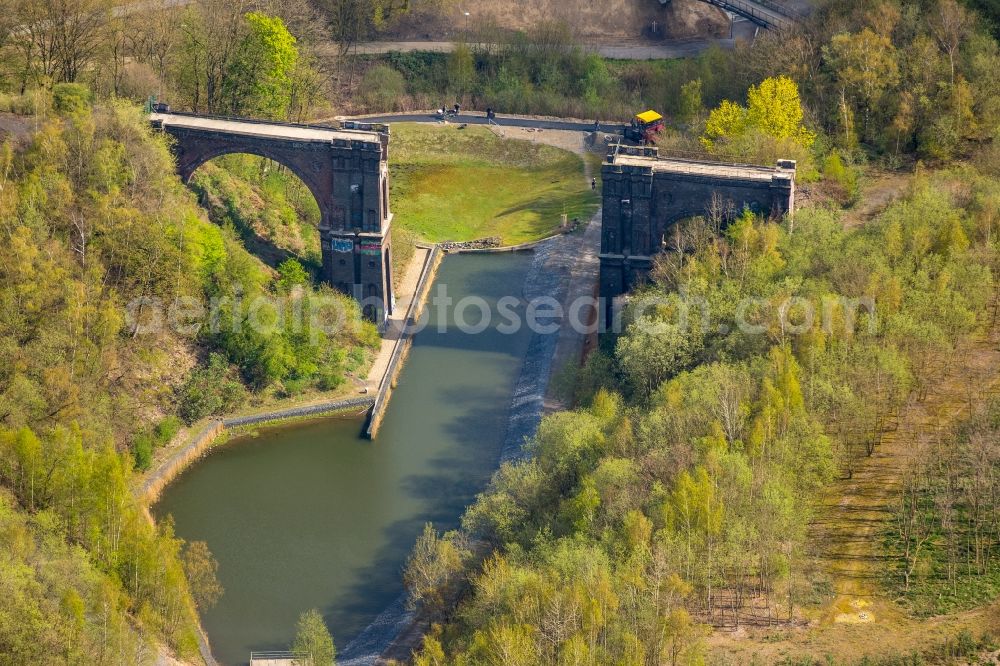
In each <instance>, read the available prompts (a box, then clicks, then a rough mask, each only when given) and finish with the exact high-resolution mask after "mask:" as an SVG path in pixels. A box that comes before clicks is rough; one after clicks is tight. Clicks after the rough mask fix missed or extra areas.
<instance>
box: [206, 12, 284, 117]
mask: <svg viewBox="0 0 1000 666" xmlns="http://www.w3.org/2000/svg"><path fill="white" fill-rule="evenodd" d="M244 19H245V21H246V23H247V26H248V31H247V34H246V36H245V37H244V38H243V41H242V42H241V43H240V44H239V47H238V50H237V53H236V56H235V57H234V58H233V60H232V62H231V63H230V64H229V66H228V68H227V72H226V78H225V79H224V83H223V91H224V96H225V98H226V99H227V104H228V106H229V110H230V112H231V113H233V114H236V115H249V116H261V117H265V118H278V119H282V118H285V117H286V116H287V114H288V109H289V105H290V104H291V102H292V84H293V80H292V75H293V73H294V72H295V68H296V66H297V63H298V58H299V51H298V47H297V45H296V44H297V42H296V39H295V37H294V36H293V35H292V34H291V33H290V32H288V28H287V27H285V23H284V22H283V21H282V20H281V19H280V18H279V17H277V16H268V15H267V14H262V13H258V12H249V13H248V14H246V15H245V17H244Z"/></svg>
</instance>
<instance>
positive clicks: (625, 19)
mask: <svg viewBox="0 0 1000 666" xmlns="http://www.w3.org/2000/svg"><path fill="white" fill-rule="evenodd" d="M429 4H436V3H429ZM466 11H468V12H469V16H468V17H466V16H465V15H464V12H466ZM553 20H555V21H562V22H565V23H566V24H567V25H569V26H570V27H571V28H572V29H573V31H574V33H576V35H577V37H579V38H585V39H587V40H588V41H590V42H593V43H597V42H602V41H606V42H620V41H621V40H623V39H625V40H630V39H631V40H636V39H650V38H651V39H685V38H693V37H728V36H729V18H728V17H727V16H726V14H725V12H723V11H722V10H720V9H718V8H716V7H713V6H712V5H709V4H707V3H704V2H700V1H699V0H671V2H669V3H668V4H667V5H666V6H665V7H664V6H662V5H661V4H660V3H659V2H658V1H657V0H491V1H490V2H488V3H479V4H473V5H469V6H466V5H455V4H452V5H450V6H448V7H447V8H445V9H442V10H429V9H428V10H421V8H420V5H417V4H416V3H415V6H414V11H412V12H410V13H409V14H408V15H406V16H404V17H403V18H401V19H400V20H399V21H398V22H396V23H395V24H394V25H392V26H391V27H390V29H389V30H387V31H386V33H385V36H384V38H385V39H402V38H406V39H420V40H436V39H452V38H455V37H457V36H459V35H460V34H461V33H463V32H464V31H466V30H472V31H476V30H479V29H481V28H482V27H484V26H486V25H488V24H493V25H495V26H496V27H498V28H501V29H507V30H526V29H529V28H531V27H533V26H536V25H538V24H539V23H540V22H543V21H553ZM654 22H655V26H656V30H655V32H654V31H653V26H654Z"/></svg>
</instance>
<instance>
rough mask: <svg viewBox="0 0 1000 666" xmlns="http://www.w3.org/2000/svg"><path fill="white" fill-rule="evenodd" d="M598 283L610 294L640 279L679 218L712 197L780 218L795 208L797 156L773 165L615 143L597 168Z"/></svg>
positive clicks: (700, 209) (705, 207) (702, 210)
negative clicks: (671, 154) (664, 153)
mask: <svg viewBox="0 0 1000 666" xmlns="http://www.w3.org/2000/svg"><path fill="white" fill-rule="evenodd" d="M601 178H602V180H603V184H604V193H603V194H604V201H603V217H602V220H601V255H600V259H601V286H600V293H601V296H602V297H603V298H605V299H606V300H605V302H606V314H610V313H611V302H612V300H613V299H614V298H615V297H617V296H620V295H622V294H624V293H626V292H628V291H629V290H630V289H631V288H632V287H634V286H635V285H637V284H640V283H642V282H643V281H645V280H646V278H647V276H648V275H649V271H650V268H652V265H653V256H654V255H656V254H658V253H659V252H660V251H661V249H662V248H663V246H664V244H665V241H666V239H665V235H666V234H667V233H668V232H669V230H670V228H671V227H672V226H673V225H674V224H676V223H677V222H679V221H681V220H683V219H686V218H690V217H695V216H698V215H706V214H707V213H708V212H709V209H710V207H711V206H713V202H717V203H719V204H721V207H722V208H723V210H724V211H729V214H734V213H735V214H739V213H740V212H741V211H742V210H743V209H744V208H749V209H751V210H753V211H754V212H756V213H760V214H765V215H771V216H774V217H780V216H781V215H784V214H785V213H789V212H791V211H792V210H793V209H794V204H795V162H793V161H790V160H780V161H779V162H778V166H777V167H774V168H769V167H760V166H750V165H742V164H720V163H714V162H702V161H694V160H682V159H674V158H661V157H660V156H659V154H658V152H657V149H656V148H655V147H638V148H633V147H628V146H614V147H613V148H612V151H611V153H610V154H609V155H608V157H607V160H606V161H605V163H604V165H603V167H602V169H601Z"/></svg>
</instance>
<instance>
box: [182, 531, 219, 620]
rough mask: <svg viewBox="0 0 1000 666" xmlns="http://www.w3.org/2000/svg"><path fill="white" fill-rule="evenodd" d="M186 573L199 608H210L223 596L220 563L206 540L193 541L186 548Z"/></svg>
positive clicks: (204, 609) (203, 609)
mask: <svg viewBox="0 0 1000 666" xmlns="http://www.w3.org/2000/svg"><path fill="white" fill-rule="evenodd" d="M183 561H184V575H185V576H187V580H188V584H189V585H190V586H191V594H192V596H194V600H195V603H196V604H198V609H199V610H201V611H202V612H204V611H206V610H208V609H209V608H211V607H212V606H214V605H215V604H216V602H218V601H219V598H220V597H222V593H223V589H222V585H221V584H220V583H219V579H218V578H217V577H216V572H217V571H218V570H219V563H218V562H217V561H216V560H215V557H213V556H212V553H211V551H209V549H208V544H207V543H205V542H204V541H192V542H191V543H189V544H188V545H187V547H186V548H185V549H184V560H183Z"/></svg>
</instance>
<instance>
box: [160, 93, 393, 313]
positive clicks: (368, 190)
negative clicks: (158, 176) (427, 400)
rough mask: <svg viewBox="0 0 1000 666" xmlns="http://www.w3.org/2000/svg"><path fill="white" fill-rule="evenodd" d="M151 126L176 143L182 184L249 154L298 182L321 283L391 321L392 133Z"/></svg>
mask: <svg viewBox="0 0 1000 666" xmlns="http://www.w3.org/2000/svg"><path fill="white" fill-rule="evenodd" d="M150 121H151V122H152V124H153V126H154V127H156V128H159V129H161V130H163V131H164V132H166V133H167V134H169V135H170V136H171V137H173V139H174V144H173V151H174V154H175V156H176V158H177V171H178V173H179V174H180V176H181V179H182V180H183V181H184V182H187V181H188V180H189V179H190V178H191V175H192V174H193V173H194V172H195V170H196V169H197V168H198V167H199V166H201V165H202V164H204V163H205V162H207V161H208V160H210V159H212V158H215V157H219V156H220V155H226V154H229V153H250V154H253V155H259V156H261V157H266V158H268V159H272V160H274V161H275V162H278V163H280V164H282V165H284V166H286V167H288V169H290V170H291V171H292V172H293V173H294V174H295V175H296V176H298V177H299V178H300V179H301V180H302V182H303V183H305V185H306V187H308V188H309V191H310V192H312V195H313V196H314V197H315V198H316V203H317V204H318V205H319V209H320V223H319V233H320V242H321V247H322V257H323V279H324V281H326V282H328V283H329V284H331V285H333V286H334V287H336V288H337V289H338V290H340V291H341V292H343V293H345V294H347V295H349V296H353V297H354V298H355V299H357V300H358V302H360V303H361V306H362V310H363V312H364V313H365V316H366V317H368V318H369V319H371V320H372V321H374V322H376V323H377V324H379V325H380V326H381V325H383V324H384V323H385V321H386V318H387V317H388V316H389V315H391V314H392V309H393V294H392V260H391V253H390V246H391V224H392V213H391V212H390V211H389V166H388V157H389V128H388V127H387V126H385V125H365V124H360V123H357V124H355V123H345V127H344V128H342V129H341V128H330V127H319V126H312V125H294V124H287V123H274V122H268V121H255V120H245V119H229V118H214V117H206V116H198V115H192V114H184V113H154V114H152V115H151V116H150Z"/></svg>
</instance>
